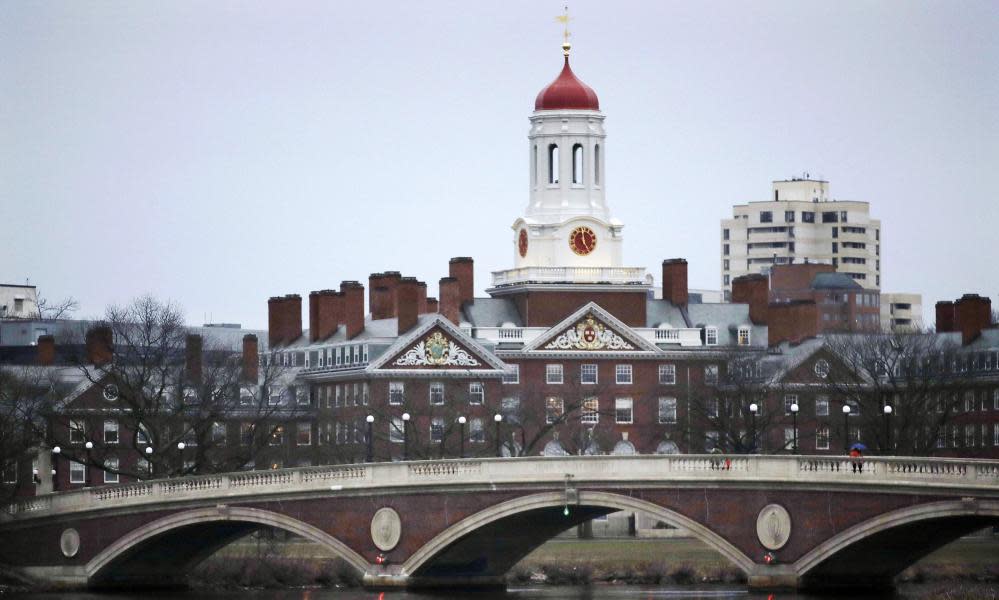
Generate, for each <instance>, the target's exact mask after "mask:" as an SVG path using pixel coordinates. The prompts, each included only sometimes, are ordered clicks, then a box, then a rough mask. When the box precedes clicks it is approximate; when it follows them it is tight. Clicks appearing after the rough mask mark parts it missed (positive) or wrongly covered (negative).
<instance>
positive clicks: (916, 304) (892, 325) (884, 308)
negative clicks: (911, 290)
mask: <svg viewBox="0 0 999 600" xmlns="http://www.w3.org/2000/svg"><path fill="white" fill-rule="evenodd" d="M881 327H882V328H883V329H884V330H885V331H899V332H901V331H919V330H920V329H922V328H923V296H922V295H921V294H907V293H903V292H896V293H890V294H889V293H884V294H881Z"/></svg>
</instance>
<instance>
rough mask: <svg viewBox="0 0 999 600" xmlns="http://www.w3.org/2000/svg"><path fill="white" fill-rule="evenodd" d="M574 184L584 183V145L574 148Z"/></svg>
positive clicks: (577, 145)
mask: <svg viewBox="0 0 999 600" xmlns="http://www.w3.org/2000/svg"><path fill="white" fill-rule="evenodd" d="M572 182H573V183H583V145H582V144H576V145H574V146H573V147H572Z"/></svg>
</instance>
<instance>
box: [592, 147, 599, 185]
mask: <svg viewBox="0 0 999 600" xmlns="http://www.w3.org/2000/svg"><path fill="white" fill-rule="evenodd" d="M593 183H594V185H600V144H597V145H596V146H594V147H593Z"/></svg>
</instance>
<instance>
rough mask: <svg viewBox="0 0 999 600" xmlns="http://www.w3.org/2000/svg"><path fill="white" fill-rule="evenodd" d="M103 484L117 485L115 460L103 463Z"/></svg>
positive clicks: (109, 459) (116, 462)
mask: <svg viewBox="0 0 999 600" xmlns="http://www.w3.org/2000/svg"><path fill="white" fill-rule="evenodd" d="M104 483H118V459H117V458H108V459H106V460H105V461H104Z"/></svg>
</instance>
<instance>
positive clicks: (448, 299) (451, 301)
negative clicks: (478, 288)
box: [437, 277, 461, 325]
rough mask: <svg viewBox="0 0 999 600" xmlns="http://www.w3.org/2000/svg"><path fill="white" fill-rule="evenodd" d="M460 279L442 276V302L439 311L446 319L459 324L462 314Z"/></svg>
mask: <svg viewBox="0 0 999 600" xmlns="http://www.w3.org/2000/svg"><path fill="white" fill-rule="evenodd" d="M460 285H461V284H460V283H459V282H458V279H457V278H455V277H441V280H440V304H439V308H438V309H437V312H439V313H440V314H441V315H443V316H444V318H445V319H447V320H448V321H451V322H452V323H454V324H455V325H458V324H459V323H460V322H461V321H460V317H459V315H460V314H461V288H460Z"/></svg>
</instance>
